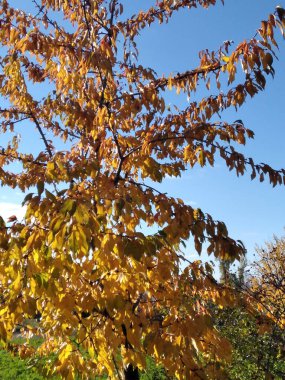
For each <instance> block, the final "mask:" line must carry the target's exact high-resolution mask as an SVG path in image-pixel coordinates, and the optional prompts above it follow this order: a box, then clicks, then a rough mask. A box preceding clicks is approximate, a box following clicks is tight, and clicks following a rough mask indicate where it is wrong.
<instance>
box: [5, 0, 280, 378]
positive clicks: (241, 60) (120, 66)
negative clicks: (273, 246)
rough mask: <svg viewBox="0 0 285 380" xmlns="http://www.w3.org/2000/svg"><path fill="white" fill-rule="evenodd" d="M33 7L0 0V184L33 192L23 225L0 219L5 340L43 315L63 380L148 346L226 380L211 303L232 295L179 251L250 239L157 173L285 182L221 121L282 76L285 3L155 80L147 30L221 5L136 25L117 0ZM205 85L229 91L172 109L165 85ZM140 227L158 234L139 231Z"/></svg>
mask: <svg viewBox="0 0 285 380" xmlns="http://www.w3.org/2000/svg"><path fill="white" fill-rule="evenodd" d="M32 3H33V4H34V13H33V14H29V13H27V12H25V11H24V10H22V9H15V8H13V7H11V6H10V4H9V2H8V1H7V0H2V1H0V37H1V44H2V50H1V59H0V65H1V70H2V72H1V77H0V79H1V89H0V93H1V97H2V99H3V104H4V106H3V108H1V110H0V113H1V117H2V125H1V133H2V135H3V136H5V137H6V140H3V141H4V143H3V147H2V150H1V153H0V168H1V169H0V179H1V183H2V184H3V185H6V186H10V187H11V188H12V189H14V188H19V189H21V190H22V191H23V192H26V193H27V192H28V190H29V189H30V191H31V192H30V193H28V194H27V195H26V196H25V199H24V202H23V204H24V205H25V206H26V208H27V210H26V214H25V217H24V219H23V221H18V220H17V218H15V217H11V218H10V219H9V220H8V223H7V224H5V222H4V220H2V219H1V221H0V222H1V235H0V244H1V255H0V264H1V265H0V268H1V269H0V287H1V309H0V336H1V339H2V340H3V341H4V342H7V341H9V339H10V338H11V335H12V332H13V329H14V327H15V325H16V324H22V321H23V319H24V318H31V317H34V316H36V315H40V316H41V319H40V323H39V328H38V330H37V329H36V328H35V327H30V328H28V330H29V331H28V333H29V334H32V333H39V332H40V334H42V335H44V337H45V342H44V343H43V344H42V345H41V346H40V348H39V349H38V350H37V351H38V353H42V354H44V353H49V352H55V353H56V354H57V355H58V359H57V363H56V368H55V370H57V371H59V372H60V373H61V376H62V377H63V378H68V379H73V378H74V377H75V374H76V372H79V373H80V374H81V376H82V377H84V376H85V377H88V376H90V374H93V375H94V374H102V373H107V374H108V376H109V377H110V378H119V379H121V378H123V377H125V378H137V377H138V374H137V369H138V368H140V369H141V368H144V367H145V357H146V355H149V356H152V357H153V358H154V359H155V361H156V362H157V363H160V364H162V365H163V366H164V368H165V369H166V371H167V372H168V374H169V375H171V376H172V375H175V376H176V377H177V378H179V379H189V378H191V379H195V378H197V379H201V378H219V379H221V378H223V373H222V367H223V366H221V363H222V362H223V361H224V360H226V359H228V357H229V351H230V349H229V346H228V344H227V341H226V340H224V339H222V338H221V337H220V336H219V335H218V333H217V331H216V329H215V328H214V327H213V326H212V322H211V319H210V310H208V305H209V300H211V301H213V302H214V303H216V304H217V305H225V304H230V303H231V302H232V293H231V292H230V291H227V288H225V289H223V287H222V286H220V285H218V284H217V283H216V282H215V281H214V280H213V278H212V275H211V267H210V266H209V265H208V264H207V265H205V266H203V265H202V264H201V263H200V262H198V261H196V262H188V264H187V266H186V267H185V268H184V269H181V265H180V264H181V260H183V259H184V260H186V259H185V258H184V257H183V255H182V254H181V253H180V251H179V247H180V246H181V244H185V241H187V240H188V239H189V237H193V239H194V242H195V248H196V250H197V252H199V253H200V252H201V250H202V245H203V244H206V245H207V251H208V253H209V254H214V255H215V256H216V257H218V258H222V259H228V260H234V259H236V258H239V257H240V256H241V255H242V254H243V253H244V247H243V245H242V243H241V242H240V241H235V240H233V239H232V238H231V237H230V236H229V235H228V231H227V228H226V226H225V224H224V223H222V222H219V221H215V220H213V219H212V218H211V216H210V215H208V214H206V213H203V212H202V211H201V210H200V209H193V208H192V207H191V206H189V205H186V204H185V203H184V202H183V200H181V199H175V198H173V197H170V196H168V195H167V194H165V193H161V192H159V191H157V190H156V189H155V185H153V186H152V185H151V184H150V182H149V180H151V181H152V182H161V181H162V180H163V179H164V178H165V177H166V176H174V177H177V176H179V175H180V174H181V172H182V171H184V170H186V169H187V168H189V167H193V166H195V165H200V166H205V165H206V164H209V165H214V160H215V157H216V156H217V155H219V156H220V157H221V158H222V159H223V160H224V161H225V164H226V165H227V167H228V168H229V170H233V169H234V170H235V171H236V174H237V175H242V174H244V172H245V170H246V169H247V170H250V172H251V177H252V179H253V178H255V177H256V176H257V177H258V178H259V179H260V181H263V180H264V177H265V176H267V177H268V178H269V181H270V182H271V183H272V184H273V185H274V186H275V185H277V184H282V183H283V182H284V177H285V171H284V170H283V169H281V170H273V169H272V168H271V167H270V166H269V165H267V164H256V163H255V162H254V161H253V160H252V159H251V158H247V157H245V156H244V155H242V154H241V153H239V152H238V151H237V150H236V145H237V144H245V141H246V138H247V137H248V138H252V137H253V132H252V131H251V130H249V129H247V128H246V127H245V126H244V125H243V123H242V121H241V120H236V121H235V122H234V123H228V122H226V121H222V120H221V119H220V118H217V116H219V114H220V112H222V111H223V110H226V109H228V108H230V107H234V108H236V109H237V108H238V107H239V106H240V105H242V104H243V103H244V102H245V100H246V99H247V98H248V97H249V96H250V97H253V96H255V95H256V94H257V93H258V92H259V91H261V90H263V89H264V88H265V84H266V79H265V77H266V76H267V75H273V74H274V69H273V59H274V56H275V51H274V49H275V48H276V47H277V42H276V40H275V38H274V33H275V30H276V28H277V27H279V28H280V29H281V32H282V33H283V31H284V10H283V9H282V8H278V10H277V11H276V13H275V14H271V15H269V18H268V20H267V21H262V23H261V27H260V29H259V30H258V32H257V34H256V35H255V37H253V38H251V39H249V40H247V41H244V42H242V43H240V44H238V45H237V46H236V47H232V46H231V45H232V44H231V42H229V41H226V42H225V43H224V44H223V45H222V46H221V47H220V48H218V49H217V50H216V51H214V52H210V51H208V50H205V51H202V52H201V53H200V63H199V65H198V66H197V67H195V68H191V69H190V68H189V70H187V71H185V72H183V73H178V74H176V75H171V74H169V75H167V76H163V77H159V76H158V75H157V74H156V73H155V72H154V70H152V69H151V68H145V67H143V66H142V65H141V64H140V61H139V52H138V51H137V49H136V38H137V36H138V34H139V33H141V32H142V30H143V29H144V28H146V27H147V26H152V24H154V23H155V22H160V23H163V22H167V21H168V20H169V18H170V17H171V16H172V15H173V14H174V13H175V12H178V11H179V10H181V9H183V8H189V10H190V11H191V8H193V7H197V6H203V7H205V8H207V7H209V6H213V5H215V4H216V1H215V0H179V1H172V0H162V1H160V2H155V4H154V5H153V6H152V7H150V8H149V9H148V10H146V11H141V12H139V13H138V14H136V15H134V16H132V17H130V18H126V16H125V13H124V8H123V5H122V4H121V3H120V2H119V1H118V0H109V1H107V0H99V1H96V2H95V1H87V0H72V1H68V2H64V1H58V0H42V1H39V2H37V1H36V0H33V1H32ZM275 50H276V49H275ZM237 73H239V74H240V75H238V76H237ZM236 78H239V81H237V80H236ZM220 79H221V81H220ZM211 81H212V82H214V83H216V87H217V89H218V90H220V87H221V83H223V87H224V91H223V92H221V91H219V92H218V94H217V95H215V94H212V95H209V96H206V97H204V98H203V99H196V100H195V101H193V102H191V103H186V104H185V107H184V108H182V109H180V110H177V109H175V108H172V107H170V108H166V107H165V100H164V97H165V93H166V91H167V90H171V89H175V90H176V91H177V92H178V93H179V92H184V93H185V94H187V95H189V96H190V95H191V94H193V93H194V92H195V90H196V88H197V86H198V84H200V85H201V86H202V85H203V83H204V84H205V88H208V89H209V88H210V82H211ZM226 82H227V83H228V84H227V85H226V84H225V85H224V83H226ZM35 89H37V90H38V93H40V97H39V96H38V97H37V96H36V95H35ZM27 122H28V125H33V126H34V129H35V132H36V133H37V135H38V138H39V139H40V140H41V143H42V147H41V146H40V144H34V146H33V147H32V149H31V150H30V151H27V150H26V149H25V147H24V146H22V143H21V141H20V139H19V136H18V130H19V129H20V128H21V125H23V123H27ZM5 141H8V142H7V143H5ZM15 163H17V165H15ZM142 222H144V223H145V224H146V225H147V226H150V227H153V228H156V232H155V233H149V234H147V233H146V232H143V230H142V228H141V223H142Z"/></svg>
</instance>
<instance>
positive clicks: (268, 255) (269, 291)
mask: <svg viewBox="0 0 285 380" xmlns="http://www.w3.org/2000/svg"><path fill="white" fill-rule="evenodd" d="M284 252H285V240H284V238H281V239H278V238H277V237H274V240H273V242H270V243H266V247H265V248H258V249H257V253H258V255H259V260H258V261H256V262H255V263H253V265H252V266H251V272H252V275H251V276H249V274H247V276H245V274H246V273H245V266H246V262H245V261H241V262H240V266H239V268H238V270H237V273H232V272H231V271H230V264H229V263H228V262H226V263H223V262H221V268H222V270H221V278H220V281H222V282H227V284H230V285H231V286H237V287H238V288H239V289H244V291H245V292H247V293H248V295H249V302H250V303H252V304H254V305H255V306H254V308H251V309H250V308H248V307H247V304H246V303H244V305H242V304H241V305H239V306H238V307H234V308H224V309H218V308H217V307H216V308H213V318H214V319H215V324H216V326H217V329H218V330H219V331H220V332H221V334H222V335H223V336H225V337H226V338H227V339H228V340H229V341H230V343H231V344H232V347H233V354H232V362H231V363H227V364H226V371H227V374H228V378H229V379H232V380H234V379H237V380H242V379H280V380H281V379H283V378H284V376H285V365H284V354H285V352H284V348H285V334H284V327H285V326H284V315H285V314H284V310H285V309H284V299H285V293H284V290H285V288H284V284H285V282H284V279H285V272H284V269H285V266H284V264H285V261H284ZM256 302H257V303H258V308H256Z"/></svg>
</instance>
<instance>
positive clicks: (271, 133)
mask: <svg viewBox="0 0 285 380" xmlns="http://www.w3.org/2000/svg"><path fill="white" fill-rule="evenodd" d="M122 2H123V4H124V6H125V9H126V11H127V13H128V14H133V13H135V11H136V10H137V9H146V8H147V7H148V6H149V5H151V4H154V3H155V0H152V1H150V0H124V1H122ZM11 3H13V4H19V5H20V6H22V1H20V0H14V1H11ZM278 4H279V5H281V6H283V7H284V8H285V1H284V0H279V1H274V0H270V1H268V0H239V1H237V0H225V5H224V6H222V5H221V4H218V5H217V6H215V7H210V8H209V9H208V10H205V9H202V8H199V9H191V10H185V11H181V12H178V13H177V14H175V16H173V17H172V19H171V20H170V21H169V23H168V24H163V25H158V24H155V25H153V26H152V27H151V28H146V29H144V30H143V31H142V32H141V36H140V38H139V40H138V48H139V50H140V60H141V62H142V63H143V64H144V65H146V66H150V67H153V68H155V69H156V71H157V72H158V73H160V74H166V75H167V74H169V73H171V72H177V71H178V72H183V71H184V70H188V69H191V68H193V67H194V66H195V64H196V63H197V62H198V58H197V57H198V52H199V51H200V50H202V49H205V48H209V49H210V50H211V49H213V50H216V49H217V48H218V47H219V46H220V45H221V44H222V42H223V41H224V40H233V41H234V42H235V44H238V43H239V42H241V41H242V40H244V39H247V38H249V37H252V36H253V35H254V34H255V30H256V29H257V28H258V27H259V25H260V21H261V20H262V19H266V18H267V15H268V14H269V13H270V12H273V11H274V8H275V6H276V5H278ZM25 6H28V4H25ZM279 41H280V52H279V62H277V63H275V66H274V67H275V70H276V76H275V79H274V80H271V79H268V84H267V88H266V91H265V92H263V93H260V94H259V95H258V96H257V97H256V98H254V99H253V100H251V99H248V101H247V102H246V103H245V105H244V106H243V107H242V108H241V109H239V111H238V113H237V114H236V113H235V112H234V111H231V112H227V113H226V114H222V119H225V120H226V121H234V120H236V119H242V120H243V122H244V124H245V126H246V127H248V128H250V129H252V130H254V132H255V139H254V140H251V141H250V142H249V143H248V145H247V146H246V148H245V149H243V152H244V153H245V154H246V155H247V156H250V157H253V158H254V160H255V161H256V162H266V163H268V164H270V165H271V166H273V167H274V168H281V167H285V158H284V152H285V126H284V121H285V96H284V89H285V40H281V38H280V39H279ZM174 99H175V98H174V96H172V95H169V102H173V101H174ZM186 101H187V100H186V97H185V99H184V98H183V97H179V99H178V100H177V101H176V103H177V104H178V105H179V106H181V107H183V106H184V104H186ZM31 131H32V130H31ZM31 138H32V135H31ZM160 188H162V189H163V191H167V192H168V193H169V194H170V195H173V196H177V197H180V198H182V199H184V200H186V201H187V202H190V203H191V204H192V205H193V206H195V207H199V208H201V209H202V210H203V211H204V212H208V213H210V214H211V215H212V216H213V217H214V218H215V219H219V220H223V221H225V222H226V224H227V226H228V229H229V232H230V234H231V235H232V236H233V237H234V238H236V239H240V240H242V241H243V242H244V244H245V245H246V247H247V249H248V252H249V258H252V254H253V252H254V246H255V244H258V245H262V244H263V243H264V241H265V240H269V239H271V237H272V235H273V234H274V233H275V234H277V235H282V234H283V232H284V233H285V231H284V229H283V227H284V226H285V187H276V188H274V189H273V188H272V187H271V186H270V185H269V184H268V182H267V181H265V182H264V183H259V182H258V181H251V180H250V178H249V176H247V175H245V176H244V177H242V178H236V177H235V174H234V173H231V172H228V170H227V169H226V168H225V165H224V164H223V163H222V162H218V164H217V166H216V167H215V168H207V167H206V168H203V169H201V168H196V169H194V170H189V171H188V172H186V173H185V174H184V175H183V177H182V178H181V179H167V180H166V181H165V182H164V183H163V184H162V185H160ZM22 198H23V196H22V195H21V194H20V193H19V192H17V191H12V190H8V189H3V188H2V189H0V202H1V204H0V206H1V207H2V208H3V210H4V208H5V207H6V206H5V203H7V202H10V203H13V204H19V203H20V202H21V200H22ZM6 208H7V207H6ZM0 213H1V210H0ZM12 213H13V212H12ZM188 249H189V251H191V250H192V248H191V246H189V248H188ZM189 253H190V252H189Z"/></svg>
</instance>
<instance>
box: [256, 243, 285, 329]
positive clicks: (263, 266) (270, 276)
mask: <svg viewBox="0 0 285 380" xmlns="http://www.w3.org/2000/svg"><path fill="white" fill-rule="evenodd" d="M257 253H258V255H259V260H258V261H256V262H255V263H254V266H253V268H254V271H255V273H254V276H253V278H252V291H253V292H254V294H255V297H256V298H257V299H258V300H259V302H260V303H261V305H263V306H264V307H265V310H266V313H267V315H268V316H269V317H273V318H274V320H275V321H276V323H277V324H279V325H280V327H281V328H283V329H284V328H285V238H284V237H282V238H278V237H276V236H274V238H273V242H268V243H266V246H265V248H257Z"/></svg>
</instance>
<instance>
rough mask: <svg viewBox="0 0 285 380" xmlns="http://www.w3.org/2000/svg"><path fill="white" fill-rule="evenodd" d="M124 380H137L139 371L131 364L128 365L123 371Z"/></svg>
mask: <svg viewBox="0 0 285 380" xmlns="http://www.w3.org/2000/svg"><path fill="white" fill-rule="evenodd" d="M124 373H125V380H139V378H140V375H139V370H138V367H133V365H132V364H129V365H128V366H127V368H126V369H125V371H124Z"/></svg>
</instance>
